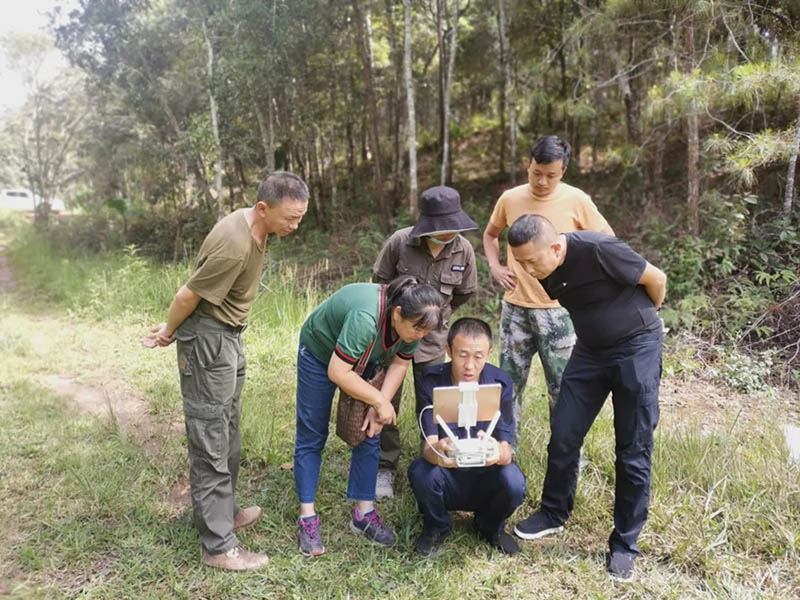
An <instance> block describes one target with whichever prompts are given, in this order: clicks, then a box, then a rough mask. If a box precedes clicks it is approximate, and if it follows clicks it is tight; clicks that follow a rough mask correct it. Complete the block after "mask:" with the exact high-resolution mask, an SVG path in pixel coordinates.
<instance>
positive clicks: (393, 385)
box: [294, 276, 442, 556]
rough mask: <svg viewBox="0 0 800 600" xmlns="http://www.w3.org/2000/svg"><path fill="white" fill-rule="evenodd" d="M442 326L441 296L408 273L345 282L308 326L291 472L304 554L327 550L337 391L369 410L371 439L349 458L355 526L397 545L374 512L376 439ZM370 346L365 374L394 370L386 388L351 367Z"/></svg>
mask: <svg viewBox="0 0 800 600" xmlns="http://www.w3.org/2000/svg"><path fill="white" fill-rule="evenodd" d="M441 324H442V297H441V295H440V294H439V292H438V291H436V289H435V288H433V287H431V286H429V285H425V284H418V283H417V280H416V278H414V277H408V276H406V277H399V278H397V279H395V280H394V281H392V282H391V283H390V284H389V285H386V286H382V285H378V284H374V283H352V284H350V285H346V286H344V287H343V288H341V289H340V290H338V291H337V292H335V293H334V294H332V295H331V296H329V297H328V299H327V300H325V301H324V302H323V303H322V304H320V305H319V306H318V307H317V308H316V309H315V310H314V311H313V312H312V313H311V315H310V316H309V317H308V319H307V320H306V322H305V323H304V324H303V328H302V330H301V331H300V347H299V350H298V353H297V436H296V439H295V447H294V475H295V483H296V485H297V495H298V497H299V499H300V518H299V519H298V538H299V544H300V552H302V553H303V554H304V555H306V556H318V555H320V554H322V553H323V552H324V551H325V549H324V547H323V545H322V535H321V528H320V518H319V515H317V514H316V512H315V509H314V499H315V496H316V491H317V482H318V480H319V471H320V465H321V463H322V449H323V447H324V446H325V441H326V440H327V438H328V423H329V422H330V414H331V403H332V401H333V395H334V392H335V391H336V388H337V387H339V388H341V389H342V390H344V391H345V392H346V393H348V394H350V395H351V396H352V397H353V398H357V399H359V400H362V401H364V402H366V403H367V404H369V405H370V406H371V408H370V410H369V413H368V415H367V421H366V422H365V427H367V437H366V439H365V440H364V441H363V442H361V444H359V445H358V446H356V447H355V448H353V451H352V455H351V461H350V478H349V482H348V485H347V497H348V499H351V500H355V501H356V505H355V506H354V507H353V518H352V520H351V522H350V528H351V529H352V530H353V532H355V533H359V534H363V535H365V536H367V537H368V538H369V539H371V540H372V541H374V542H377V543H379V544H383V545H387V546H389V545H391V544H393V543H394V532H393V531H392V529H391V528H390V527H389V526H388V525H386V524H385V523H383V521H382V520H381V518H380V517H379V516H378V513H377V511H376V510H375V507H374V500H375V481H376V478H377V475H378V457H379V454H380V436H379V435H378V434H379V433H380V430H381V428H382V427H383V425H386V424H388V423H394V422H395V420H396V415H395V412H394V408H393V407H392V403H391V399H392V397H393V396H394V393H395V391H396V390H397V388H398V387H399V386H400V383H401V382H402V381H403V378H404V377H405V374H406V369H407V368H408V363H409V361H410V360H411V357H412V356H413V355H414V352H415V351H416V349H417V345H418V343H419V340H420V339H422V338H423V337H424V336H425V335H427V334H428V333H429V332H430V331H431V330H433V329H437V328H438V327H440V326H441ZM370 348H371V350H370V355H369V356H368V357H367V358H366V360H368V363H367V365H368V366H367V369H366V370H365V372H364V376H368V375H369V373H370V371H371V370H372V369H373V368H374V366H375V365H376V364H378V363H388V365H389V366H388V368H387V371H386V378H385V379H384V382H383V386H382V387H381V389H376V388H374V387H372V386H371V385H370V384H369V383H367V381H365V380H364V379H362V377H361V376H360V375H358V373H356V372H355V371H354V370H353V367H354V366H355V365H356V363H357V362H358V361H359V359H360V358H361V357H362V356H363V355H364V354H365V352H367V351H368V350H369V349H370Z"/></svg>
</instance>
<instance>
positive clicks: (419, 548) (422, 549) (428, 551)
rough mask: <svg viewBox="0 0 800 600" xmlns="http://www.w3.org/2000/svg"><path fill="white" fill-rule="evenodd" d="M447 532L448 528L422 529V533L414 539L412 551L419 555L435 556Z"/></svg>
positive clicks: (448, 532)
mask: <svg viewBox="0 0 800 600" xmlns="http://www.w3.org/2000/svg"><path fill="white" fill-rule="evenodd" d="M449 534H450V530H449V529H447V530H445V531H439V530H435V529H423V530H422V534H421V535H420V536H419V537H418V538H417V539H415V540H414V551H415V552H416V553H417V554H419V555H421V556H436V555H437V554H439V550H441V549H442V542H443V541H444V540H445V538H446V537H447V536H448V535H449Z"/></svg>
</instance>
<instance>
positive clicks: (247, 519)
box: [233, 506, 264, 531]
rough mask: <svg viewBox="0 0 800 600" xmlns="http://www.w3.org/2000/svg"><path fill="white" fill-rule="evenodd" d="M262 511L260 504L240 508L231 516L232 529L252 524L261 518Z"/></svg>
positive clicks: (235, 529)
mask: <svg viewBox="0 0 800 600" xmlns="http://www.w3.org/2000/svg"><path fill="white" fill-rule="evenodd" d="M263 512H264V511H262V510H261V507H260V506H248V507H247V508H240V509H239V512H237V513H236V515H235V516H234V517H233V530H234V531H237V530H239V529H241V528H242V527H250V525H254V524H255V523H257V522H258V520H259V519H260V518H261V515H262V513H263Z"/></svg>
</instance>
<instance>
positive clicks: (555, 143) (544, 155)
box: [531, 135, 572, 169]
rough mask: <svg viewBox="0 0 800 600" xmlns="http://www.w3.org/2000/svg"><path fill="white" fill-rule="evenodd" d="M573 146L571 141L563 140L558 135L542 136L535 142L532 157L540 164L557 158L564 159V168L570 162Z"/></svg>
mask: <svg viewBox="0 0 800 600" xmlns="http://www.w3.org/2000/svg"><path fill="white" fill-rule="evenodd" d="M571 155H572V148H570V145H569V142H566V141H564V140H562V139H561V138H560V137H558V136H557V135H546V136H544V137H540V138H539V139H538V140H536V141H535V142H534V143H533V147H532V148H531V158H532V159H533V160H535V161H536V163H537V164H539V165H548V164H550V163H554V162H556V161H557V160H560V161H563V165H564V169H566V168H567V165H568V164H569V157H570V156H571Z"/></svg>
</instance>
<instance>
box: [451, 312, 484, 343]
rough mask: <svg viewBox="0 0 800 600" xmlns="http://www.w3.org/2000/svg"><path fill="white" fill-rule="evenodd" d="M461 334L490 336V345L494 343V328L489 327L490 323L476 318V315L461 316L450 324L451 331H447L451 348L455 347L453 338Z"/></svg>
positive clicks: (474, 336) (475, 336) (473, 336)
mask: <svg viewBox="0 0 800 600" xmlns="http://www.w3.org/2000/svg"><path fill="white" fill-rule="evenodd" d="M459 334H460V335H465V336H467V337H471V338H477V337H481V336H485V337H487V338H489V347H490V348H491V347H492V346H493V345H494V339H492V328H491V327H489V324H488V323H487V322H486V321H484V320H482V319H476V318H475V317H461V318H460V319H459V320H458V321H456V322H455V323H453V324H452V325H451V326H450V331H448V332H447V345H448V346H450V348H451V349H452V347H453V340H454V339H456V336H457V335H459Z"/></svg>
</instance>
